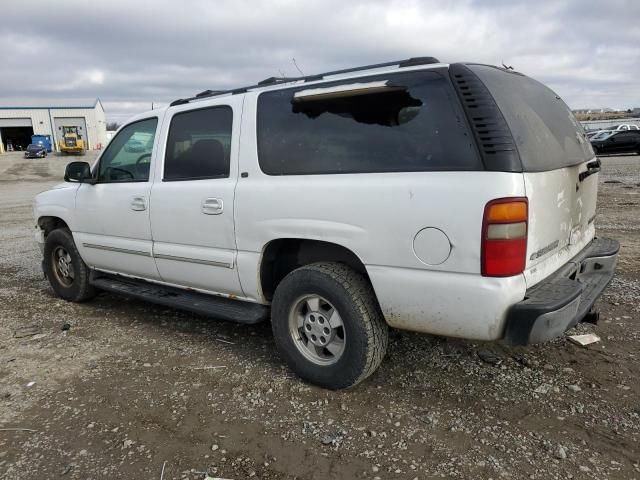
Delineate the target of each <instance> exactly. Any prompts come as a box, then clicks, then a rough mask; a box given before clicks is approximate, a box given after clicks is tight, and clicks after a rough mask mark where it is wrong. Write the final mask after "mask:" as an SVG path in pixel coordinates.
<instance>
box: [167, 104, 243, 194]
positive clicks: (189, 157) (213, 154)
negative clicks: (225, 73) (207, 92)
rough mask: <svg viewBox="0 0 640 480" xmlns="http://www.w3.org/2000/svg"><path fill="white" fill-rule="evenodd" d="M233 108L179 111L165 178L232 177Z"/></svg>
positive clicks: (172, 130) (171, 134)
mask: <svg viewBox="0 0 640 480" xmlns="http://www.w3.org/2000/svg"><path fill="white" fill-rule="evenodd" d="M232 121H233V112H232V110H231V107H212V108H203V109H200V110H191V111H188V112H183V113H178V114H176V115H174V116H173V118H172V119H171V127H170V128H169V137H168V139H167V153H166V156H165V160H164V180H165V181H172V180H197V179H204V178H221V177H228V176H229V158H230V156H231V155H230V152H231V125H232Z"/></svg>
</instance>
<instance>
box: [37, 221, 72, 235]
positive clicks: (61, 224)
mask: <svg viewBox="0 0 640 480" xmlns="http://www.w3.org/2000/svg"><path fill="white" fill-rule="evenodd" d="M37 224H38V227H39V228H40V229H41V230H42V231H43V232H44V237H45V238H46V237H47V235H49V233H51V232H52V231H54V230H56V229H58V228H66V229H68V230H71V228H69V224H68V223H67V222H66V221H65V220H64V219H62V218H60V217H57V216H54V215H42V216H40V217H38V221H37Z"/></svg>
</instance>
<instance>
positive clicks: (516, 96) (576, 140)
mask: <svg viewBox="0 0 640 480" xmlns="http://www.w3.org/2000/svg"><path fill="white" fill-rule="evenodd" d="M468 67H469V68H470V69H471V70H472V71H473V72H474V73H475V74H476V75H477V76H478V78H480V80H481V81H482V83H484V84H485V85H486V87H487V88H488V89H489V92H490V93H491V95H492V96H493V98H494V99H495V101H496V104H497V105H498V108H500V111H501V112H502V114H503V115H504V118H505V120H506V122H507V124H508V125H509V129H510V130H511V134H512V135H513V138H514V140H515V142H516V146H517V148H518V152H519V154H520V159H521V161H522V167H523V169H524V171H527V172H540V171H547V170H555V169H558V168H564V167H568V166H571V165H577V164H579V163H582V162H585V161H587V160H590V159H591V158H593V155H594V154H593V151H592V150H591V146H590V143H589V141H588V140H587V139H586V138H585V135H584V130H583V128H582V126H581V125H580V123H579V122H578V121H577V120H576V119H575V117H574V116H573V113H572V112H571V110H570V109H569V107H568V106H567V105H566V104H565V103H564V102H563V101H562V99H561V98H560V97H559V96H558V95H556V94H555V93H554V92H553V91H552V90H551V89H549V88H547V87H545V86H544V85H543V84H541V83H540V82H538V81H536V80H533V79H532V78H529V77H527V76H524V75H520V74H516V73H509V72H505V71H503V70H500V69H498V68H495V67H490V66H487V65H468Z"/></svg>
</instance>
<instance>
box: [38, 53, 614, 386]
mask: <svg viewBox="0 0 640 480" xmlns="http://www.w3.org/2000/svg"><path fill="white" fill-rule="evenodd" d="M583 133H584V131H583V129H582V126H581V125H580V124H579V123H578V121H577V120H576V119H575V117H574V116H573V114H572V113H571V110H570V109H569V108H568V107H567V105H566V104H565V103H564V102H563V101H562V100H561V99H560V97H559V96H557V95H556V93H554V92H553V91H552V90H550V89H549V88H547V87H545V86H544V85H543V84H541V83H539V82H537V81H535V80H533V79H531V78H529V77H527V76H525V75H522V74H520V73H518V72H514V71H511V70H506V69H503V68H498V67H492V66H489V65H480V64H469V63H455V64H446V63H440V62H438V61H437V60H435V59H433V58H431V57H425V58H413V59H408V60H403V61H400V62H389V63H386V64H381V65H369V66H366V67H361V68H353V69H347V70H342V71H337V72H328V73H324V74H321V75H313V76H310V77H303V78H293V79H291V78H288V79H278V78H269V79H266V80H264V81H262V82H260V83H259V84H257V85H253V86H250V87H245V88H238V89H234V90H230V91H225V92H213V91H206V92H203V93H201V94H199V95H196V96H194V97H192V98H188V99H179V100H176V101H174V102H173V103H171V105H170V106H168V107H166V108H163V109H157V110H153V111H150V112H146V113H143V114H140V115H137V116H136V117H134V118H132V119H131V120H130V121H129V122H128V123H127V124H126V125H124V126H123V127H122V128H121V129H120V130H119V131H118V133H117V134H116V135H115V137H114V138H113V139H112V140H111V142H110V143H109V145H108V146H107V148H106V149H105V150H104V151H103V152H102V154H101V155H100V157H99V158H98V160H97V162H96V163H95V164H94V165H93V166H90V165H89V164H88V163H86V162H72V163H70V164H69V165H68V166H67V170H66V173H65V180H66V182H67V183H66V184H65V185H63V186H57V187H56V188H55V189H52V190H49V191H46V192H43V193H41V194H39V195H38V196H37V197H36V200H35V206H34V215H35V222H34V223H35V226H36V231H35V237H36V241H37V242H38V243H39V245H40V247H41V249H42V252H43V267H44V270H45V272H46V275H47V278H48V279H49V282H50V283H51V286H52V288H53V290H54V291H55V292H56V294H57V295H59V296H60V297H62V298H64V299H65V300H68V301H76V302H80V301H86V300H89V299H90V298H91V297H93V296H94V295H95V294H96V290H106V291H111V292H116V293H120V294H125V295H129V296H131V297H135V298H141V299H145V300H149V301H152V302H157V303H159V304H162V305H165V306H174V307H177V308H183V309H187V310H191V311H194V312H197V313H200V314H208V315H211V316H213V317H216V318H219V319H227V320H232V321H236V322H239V323H245V324H251V323H255V322H258V321H261V320H263V319H267V318H270V320H271V326H272V331H273V335H274V339H275V342H274V343H275V347H276V348H277V349H278V351H279V353H280V355H281V357H282V358H283V359H284V360H285V361H286V362H287V363H288V364H289V366H290V367H291V368H292V369H293V370H294V371H295V372H296V373H297V374H298V375H300V376H301V377H302V378H304V379H306V380H308V381H310V382H313V383H315V384H317V385H321V386H323V387H327V388H332V389H336V388H345V387H349V386H352V385H355V384H357V383H358V382H360V381H362V380H363V379H365V378H366V377H367V376H369V375H370V374H372V373H373V372H374V371H375V370H376V368H377V367H378V365H379V364H380V362H381V361H382V359H383V357H384V355H385V352H386V349H387V344H388V328H389V327H393V328H398V329H404V330H412V331H417V332H424V333H430V334H437V335H444V336H453V337H463V338H468V339H473V340H480V341H491V340H504V341H506V342H508V343H511V344H517V345H525V344H530V343H536V342H543V341H546V340H550V339H552V338H555V337H558V336H560V335H562V334H563V333H564V332H565V331H566V330H567V329H568V328H571V327H573V326H574V325H576V324H577V323H578V322H581V321H584V320H585V319H586V320H589V321H595V319H596V318H597V314H596V312H594V311H592V307H593V305H594V302H595V301H596V300H597V298H598V297H599V296H600V294H601V293H602V291H603V290H604V289H605V288H606V286H607V284H608V283H609V282H610V281H611V279H612V277H613V275H614V270H615V266H616V262H617V253H618V249H619V245H618V242H617V241H615V240H611V239H606V238H603V237H596V232H595V222H594V219H595V217H596V197H597V192H598V172H599V171H600V161H599V160H598V159H597V158H596V157H595V155H594V152H593V150H592V148H591V146H590V144H589V142H588V141H587V140H586V139H585V137H584V134H583ZM134 140H135V141H137V142H138V143H139V144H141V145H142V151H139V152H138V153H136V154H131V153H128V152H129V151H131V146H132V145H135V144H134ZM145 145H146V146H145ZM135 148H138V147H135ZM123 152H124V153H123ZM262 331H264V330H262ZM238 353H239V354H240V350H239V351H238ZM408 367H409V368H410V366H408Z"/></svg>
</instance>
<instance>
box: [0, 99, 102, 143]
mask: <svg viewBox="0 0 640 480" xmlns="http://www.w3.org/2000/svg"><path fill="white" fill-rule="evenodd" d="M63 127H76V128H77V131H78V133H79V135H81V137H82V138H83V139H84V140H85V141H84V144H85V145H86V147H85V148H87V149H89V150H94V149H99V148H102V147H103V146H104V145H105V144H106V143H107V139H106V132H107V128H106V127H107V124H106V120H105V115H104V108H103V107H102V103H101V102H100V99H98V98H94V99H72V100H60V99H57V100H15V99H0V153H2V152H6V151H8V150H22V149H24V148H26V146H27V145H29V143H31V136H32V135H50V136H51V143H52V144H53V149H54V150H55V151H57V150H58V142H59V140H60V139H61V138H62V136H63Z"/></svg>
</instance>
